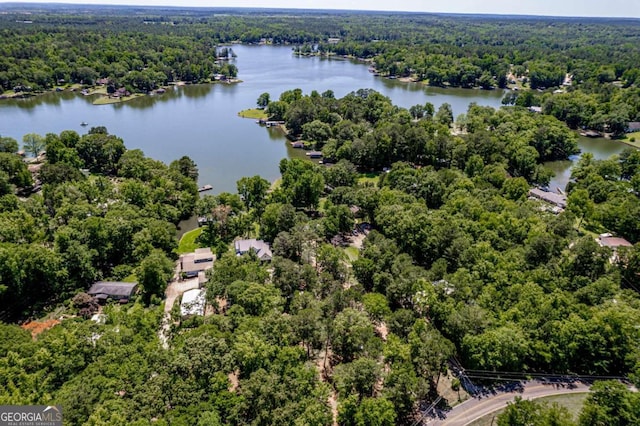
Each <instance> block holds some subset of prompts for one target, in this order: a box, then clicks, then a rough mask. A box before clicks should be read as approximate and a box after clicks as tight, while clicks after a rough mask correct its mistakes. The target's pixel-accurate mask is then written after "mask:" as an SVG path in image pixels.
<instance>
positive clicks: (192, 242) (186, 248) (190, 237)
mask: <svg viewBox="0 0 640 426" xmlns="http://www.w3.org/2000/svg"><path fill="white" fill-rule="evenodd" d="M201 233H202V228H196V229H194V230H193V231H189V232H187V233H185V234H184V235H183V236H182V238H180V243H179V244H178V250H177V252H178V254H184V253H191V252H193V251H195V250H196V249H197V248H199V247H200V245H199V244H198V243H197V242H196V239H197V238H198V237H199V236H200V234H201Z"/></svg>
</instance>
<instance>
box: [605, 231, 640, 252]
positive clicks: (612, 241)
mask: <svg viewBox="0 0 640 426" xmlns="http://www.w3.org/2000/svg"><path fill="white" fill-rule="evenodd" d="M598 244H600V245H601V246H602V247H609V248H612V249H616V248H618V247H632V246H633V244H631V243H630V242H629V241H627V240H625V239H624V238H622V237H614V236H612V235H611V234H602V235H600V236H599V237H598Z"/></svg>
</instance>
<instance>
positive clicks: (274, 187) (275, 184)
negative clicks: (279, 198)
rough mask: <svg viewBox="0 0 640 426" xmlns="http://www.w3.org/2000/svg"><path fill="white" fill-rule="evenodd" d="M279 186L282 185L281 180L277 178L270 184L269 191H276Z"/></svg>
mask: <svg viewBox="0 0 640 426" xmlns="http://www.w3.org/2000/svg"><path fill="white" fill-rule="evenodd" d="M281 185H282V178H278V179H276V180H274V181H273V182H271V187H269V191H275V190H276V189H278V188H280V186H281Z"/></svg>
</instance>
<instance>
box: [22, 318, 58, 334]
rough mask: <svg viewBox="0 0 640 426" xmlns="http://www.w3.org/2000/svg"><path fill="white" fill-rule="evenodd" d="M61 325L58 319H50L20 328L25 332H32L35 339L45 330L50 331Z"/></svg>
mask: <svg viewBox="0 0 640 426" xmlns="http://www.w3.org/2000/svg"><path fill="white" fill-rule="evenodd" d="M58 324H60V321H58V320H56V319H50V320H45V321H31V322H28V323H26V324H23V325H21V326H20V327H21V328H22V329H23V330H27V331H29V332H31V337H33V338H34V339H35V338H36V337H37V336H38V334H40V333H42V332H43V331H45V330H48V329H50V328H52V327H54V326H56V325H58Z"/></svg>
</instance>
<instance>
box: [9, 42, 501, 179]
mask: <svg viewBox="0 0 640 426" xmlns="http://www.w3.org/2000/svg"><path fill="white" fill-rule="evenodd" d="M233 49H234V51H235V52H236V54H237V55H238V57H237V59H236V61H235V63H236V65H237V67H238V69H239V70H240V71H239V78H240V79H241V80H242V81H243V82H242V83H241V84H235V85H224V84H222V85H195V86H182V87H176V88H175V89H170V90H168V91H167V93H164V94H161V95H154V96H148V97H143V98H140V99H135V100H131V101H128V102H125V103H121V104H116V105H102V106H94V105H92V97H91V96H83V95H82V94H79V93H67V92H65V93H50V94H46V95H42V96H38V97H35V98H29V99H17V100H4V101H2V102H0V114H1V115H2V120H1V122H0V134H1V135H3V136H11V137H14V138H16V139H18V140H20V139H22V136H23V135H24V134H27V133H32V132H35V133H39V134H41V135H44V134H46V133H48V132H61V131H62V130H66V129H75V130H77V131H78V132H83V130H84V129H83V127H81V125H80V124H81V123H82V122H83V121H84V122H87V123H88V124H89V126H105V127H107V128H108V129H109V131H110V132H113V133H114V134H117V135H118V136H120V137H121V138H122V139H123V140H124V141H125V142H126V144H127V146H129V147H131V148H139V149H142V150H143V151H144V153H145V154H146V155H149V156H151V157H152V158H157V159H160V160H162V161H171V160H172V159H174V158H176V157H180V156H182V155H188V156H189V157H191V158H197V159H198V166H199V168H200V182H202V183H204V184H206V183H213V184H215V188H214V190H215V191H216V192H221V191H232V190H233V189H234V188H235V182H236V181H237V180H238V179H240V178H241V177H243V176H246V175H252V174H259V175H261V176H264V177H265V178H267V179H269V180H274V179H276V178H277V177H278V162H279V161H280V159H281V158H283V157H286V156H287V155H296V154H297V155H300V153H299V152H297V151H296V152H294V151H293V150H291V149H288V144H286V143H285V141H286V139H285V137H284V135H283V134H282V132H280V131H279V130H278V129H270V130H268V131H267V130H265V129H264V128H261V127H259V126H256V125H255V124H254V123H253V122H252V120H247V119H242V118H240V117H238V112H239V111H241V110H244V109H246V108H252V107H254V106H255V105H256V100H257V98H258V97H259V95H260V94H261V93H263V92H268V93H270V94H271V96H272V97H273V98H275V99H276V100H277V98H278V96H279V95H280V93H282V92H284V91H286V90H289V89H291V88H301V89H302V90H303V92H304V93H307V94H308V93H310V92H311V91H312V90H318V91H320V92H322V91H325V90H333V91H334V93H335V95H336V96H338V97H341V96H344V95H346V94H347V93H349V92H351V91H355V90H358V89H361V88H372V89H374V90H376V91H379V92H380V93H382V94H384V95H386V96H389V97H390V98H391V99H392V100H393V101H394V103H396V104H397V105H399V106H402V107H405V108H409V107H410V106H412V105H415V104H425V103H426V102H431V103H432V104H434V106H435V107H436V108H437V107H439V106H440V105H441V104H442V103H449V104H450V105H451V106H452V109H453V112H454V114H455V115H458V114H461V113H463V112H465V111H466V109H467V107H468V105H469V103H470V102H476V103H478V104H479V105H487V106H492V107H494V108H498V107H500V105H501V100H502V96H503V92H502V90H496V91H480V90H464V89H441V88H431V87H425V86H423V85H418V84H407V83H400V82H397V81H392V80H387V79H382V78H377V77H374V76H373V74H372V73H370V72H369V71H368V69H367V66H366V65H363V64H360V63H357V62H353V61H349V60H342V59H333V60H328V59H322V58H305V57H302V58H300V57H295V56H293V55H292V50H291V47H286V46H233ZM301 155H303V156H304V153H302V154H301Z"/></svg>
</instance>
